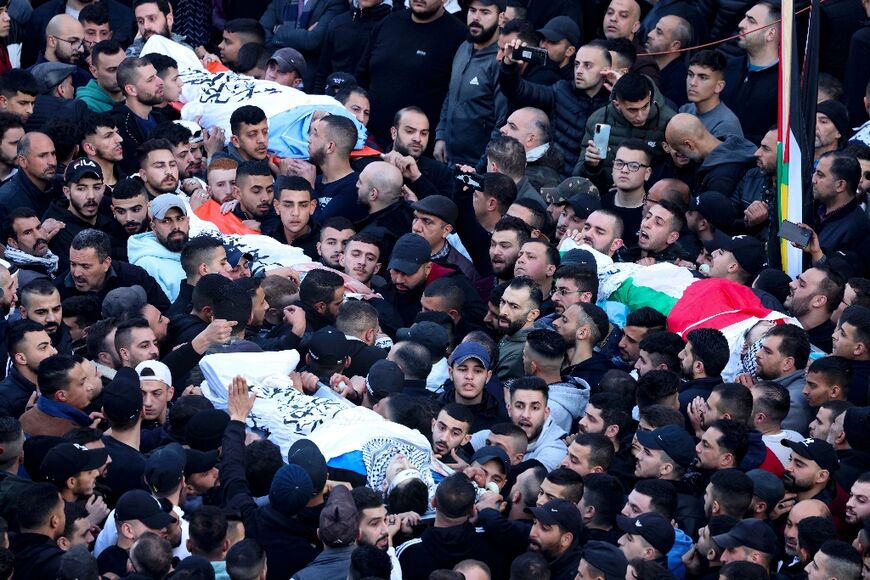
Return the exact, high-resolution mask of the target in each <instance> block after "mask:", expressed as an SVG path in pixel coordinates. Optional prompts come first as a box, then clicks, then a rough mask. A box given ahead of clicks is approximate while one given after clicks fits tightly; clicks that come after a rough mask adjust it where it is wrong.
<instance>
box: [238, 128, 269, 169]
mask: <svg viewBox="0 0 870 580" xmlns="http://www.w3.org/2000/svg"><path fill="white" fill-rule="evenodd" d="M232 142H233V145H235V146H236V147H237V148H238V149H239V153H241V155H242V158H243V159H247V160H252V159H253V160H257V161H262V160H263V159H265V158H266V154H267V153H268V146H269V123H268V121H267V120H266V119H263V121H261V122H260V123H257V124H256V125H249V124H248V123H242V124H241V125H240V126H239V134H238V135H233V136H232Z"/></svg>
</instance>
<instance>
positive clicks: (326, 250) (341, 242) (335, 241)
mask: <svg viewBox="0 0 870 580" xmlns="http://www.w3.org/2000/svg"><path fill="white" fill-rule="evenodd" d="M355 233H356V231H355V230H354V229H353V224H352V223H351V222H350V220H349V219H347V218H346V217H342V216H335V217H332V218H329V219H328V220H326V221H325V222H323V226H322V227H321V229H320V238H319V239H320V241H318V242H317V245H316V246H315V249H316V250H317V255H318V256H319V257H320V263H322V264H323V265H324V266H329V267H330V268H332V269H334V270H341V269H342V265H341V257H342V255H343V254H344V250H345V246H347V241H348V240H349V239H350V238H351V237H353V235H354V234H355ZM373 275H374V273H373ZM370 280H371V277H370V278H369V280H367V281H366V283H368V282H369V281H370Z"/></svg>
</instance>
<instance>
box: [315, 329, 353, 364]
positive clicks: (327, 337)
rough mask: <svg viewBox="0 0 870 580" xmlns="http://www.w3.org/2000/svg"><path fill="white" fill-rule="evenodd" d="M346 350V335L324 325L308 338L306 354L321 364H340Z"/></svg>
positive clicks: (346, 352) (347, 347) (347, 349)
mask: <svg viewBox="0 0 870 580" xmlns="http://www.w3.org/2000/svg"><path fill="white" fill-rule="evenodd" d="M348 351H349V346H348V342H347V337H346V336H345V335H344V334H343V333H341V332H339V331H338V330H336V329H335V327H332V326H324V327H323V328H321V329H320V330H318V331H317V332H315V333H314V334H312V335H311V338H310V339H309V340H308V354H309V355H310V356H311V358H312V359H313V360H315V361H317V362H318V363H319V364H321V365H325V366H335V365H338V364H341V363H342V362H343V361H344V359H345V358H347V354H348Z"/></svg>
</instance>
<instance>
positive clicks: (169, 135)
mask: <svg viewBox="0 0 870 580" xmlns="http://www.w3.org/2000/svg"><path fill="white" fill-rule="evenodd" d="M164 90H165V85H164ZM192 136H193V135H192V134H191V132H190V130H189V129H188V128H187V127H185V126H183V125H180V124H178V123H173V122H172V121H164V122H162V123H160V124H159V125H157V127H155V128H154V131H153V132H152V133H151V139H165V140H166V141H169V144H170V145H171V146H172V154H173V155H174V156H175V163H176V165H177V166H178V178H179V180H181V179H189V178H191V177H194V176H195V175H196V173H197V172H198V171H199V160H197V159H196V158H194V155H193V151H192V150H191V149H192V147H191V144H190V139H191V137H192Z"/></svg>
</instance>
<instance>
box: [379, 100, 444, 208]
mask: <svg viewBox="0 0 870 580" xmlns="http://www.w3.org/2000/svg"><path fill="white" fill-rule="evenodd" d="M429 127H430V125H429V118H428V117H426V113H424V112H423V109H421V108H419V107H414V106H411V107H405V108H404V109H401V110H400V111H399V112H397V113H396V116H395V118H394V119H393V124H392V126H391V127H390V137H391V138H392V140H393V150H392V151H390V152H389V153H387V154H386V155H384V161H386V162H387V163H392V164H393V165H395V166H396V167H398V168H399V169H400V170H401V171H402V177H403V178H404V181H405V185H407V186H408V188H409V189H410V190H411V191H413V192H414V193H416V194H417V197H418V198H420V199H423V198H424V197H429V196H430V195H434V194H436V193H438V194H441V195H446V196H448V197H449V196H450V195H451V194H452V193H453V171H451V169H450V167H449V166H447V165H446V164H444V163H441V162H440V161H436V160H435V159H432V158H431V157H428V156H426V155H423V153H424V152H425V151H426V148H427V147H428V146H429V135H430V128H429Z"/></svg>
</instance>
